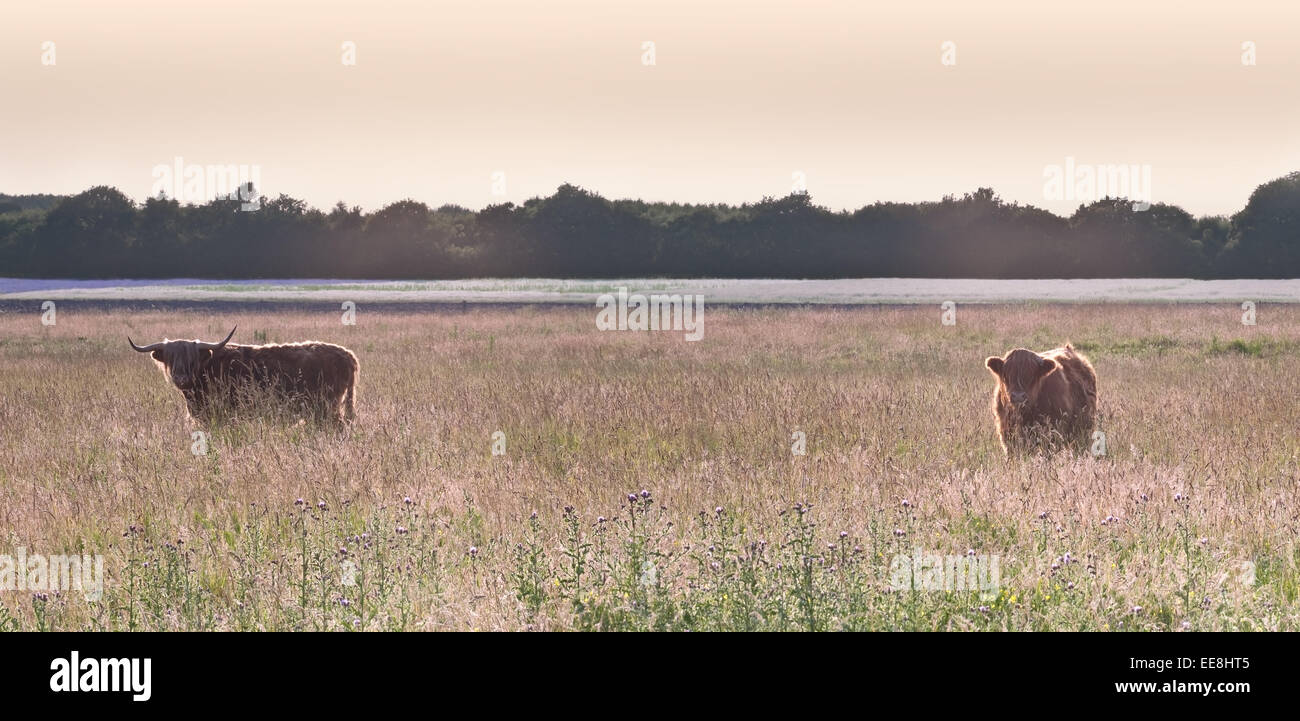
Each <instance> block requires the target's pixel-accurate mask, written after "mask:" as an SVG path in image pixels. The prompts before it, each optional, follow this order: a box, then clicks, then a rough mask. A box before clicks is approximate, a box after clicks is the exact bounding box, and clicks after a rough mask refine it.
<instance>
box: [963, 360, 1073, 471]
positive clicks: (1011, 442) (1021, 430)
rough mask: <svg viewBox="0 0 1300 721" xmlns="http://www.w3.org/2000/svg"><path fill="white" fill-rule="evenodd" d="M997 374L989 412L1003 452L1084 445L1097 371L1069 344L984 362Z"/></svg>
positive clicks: (990, 370)
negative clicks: (993, 418) (991, 408)
mask: <svg viewBox="0 0 1300 721" xmlns="http://www.w3.org/2000/svg"><path fill="white" fill-rule="evenodd" d="M984 365H986V366H987V367H988V369H989V372H991V373H992V374H993V376H994V377H995V378H997V382H998V384H997V387H996V388H994V389H993V415H994V417H995V418H996V420H997V428H998V435H999V437H1000V439H1001V441H1002V450H1003V452H1005V453H1007V454H1010V453H1011V451H1012V450H1013V449H1015V450H1017V451H1025V450H1029V449H1030V448H1034V447H1046V448H1049V449H1050V448H1056V447H1059V446H1071V447H1078V446H1079V445H1080V444H1086V443H1087V441H1088V440H1089V439H1090V438H1091V436H1092V430H1093V427H1094V426H1095V425H1096V422H1097V373H1096V372H1095V371H1094V370H1093V369H1092V364H1091V363H1089V362H1088V359H1087V358H1085V357H1083V356H1082V355H1080V354H1079V352H1078V351H1076V350H1075V349H1074V347H1073V346H1071V345H1070V344H1069V343H1066V344H1065V347H1063V348H1056V349H1053V350H1049V351H1044V352H1043V353H1035V352H1033V351H1031V350H1026V349H1024V348H1017V349H1015V350H1013V351H1011V352H1010V353H1007V354H1006V355H1005V356H1004V357H1002V358H999V357H997V356H993V357H991V358H988V359H987V360H985V361H984Z"/></svg>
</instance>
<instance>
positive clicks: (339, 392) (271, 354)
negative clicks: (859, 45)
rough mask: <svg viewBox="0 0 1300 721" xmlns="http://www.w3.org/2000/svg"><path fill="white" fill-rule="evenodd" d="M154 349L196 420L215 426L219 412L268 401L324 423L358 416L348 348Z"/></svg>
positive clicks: (185, 344) (166, 344) (167, 344)
mask: <svg viewBox="0 0 1300 721" xmlns="http://www.w3.org/2000/svg"><path fill="white" fill-rule="evenodd" d="M231 334H232V335H233V334H234V331H231ZM127 340H128V341H129V340H130V339H129V338H128V339H127ZM131 345H132V347H133V348H137V350H139V348H138V347H137V346H136V345H135V344H134V343H132V344H131ZM214 346H215V347H214ZM148 348H149V349H150V350H149V353H150V355H151V356H152V357H153V359H154V360H155V361H157V362H158V364H159V365H160V366H161V367H162V369H163V372H164V374H165V375H166V376H167V378H168V379H169V380H171V382H172V384H173V385H175V386H176V388H177V390H179V391H180V392H181V395H182V396H184V397H185V405H186V407H187V408H188V409H189V412H190V416H191V417H193V418H196V419H199V420H209V419H210V418H211V416H212V414H213V413H214V411H216V410H218V409H221V408H233V407H237V406H240V405H245V404H247V403H248V402H249V401H258V400H262V399H265V398H271V399H273V400H274V401H275V402H277V403H279V404H283V405H290V406H293V407H296V408H298V409H301V410H304V411H306V412H308V413H310V414H312V415H314V416H316V417H317V418H320V419H323V420H333V421H340V422H341V421H345V420H351V419H353V418H354V417H355V416H356V389H357V375H358V371H359V369H360V364H359V363H358V362H357V357H356V356H355V355H353V354H352V351H350V350H348V349H347V348H344V347H342V346H337V345H333V344H330V343H320V342H317V341H306V342H303V343H287V344H283V345H239V344H234V343H226V344H223V345H219V344H215V343H203V342H202V341H198V340H164V341H162V342H161V343H157V344H154V345H152V346H148Z"/></svg>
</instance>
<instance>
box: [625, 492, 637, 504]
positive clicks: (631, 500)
mask: <svg viewBox="0 0 1300 721" xmlns="http://www.w3.org/2000/svg"><path fill="white" fill-rule="evenodd" d="M627 502H628V503H636V494H635V493H629V494H627Z"/></svg>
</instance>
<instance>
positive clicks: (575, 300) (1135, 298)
mask: <svg viewBox="0 0 1300 721" xmlns="http://www.w3.org/2000/svg"><path fill="white" fill-rule="evenodd" d="M619 288H627V289H628V290H629V292H630V293H645V294H650V293H666V294H674V293H681V294H702V295H703V296H704V298H705V300H706V302H708V303H712V304H829V305H875V304H928V303H943V302H945V301H953V302H955V303H968V304H969V303H976V304H980V303H1017V302H1052V303H1146V302H1149V303H1242V302H1245V301H1252V302H1256V303H1296V302H1300V279H1283V280H1251V279H1242V280H1193V279H1188V278H1103V279H1078V280H1063V279H1040V280H991V279H935V278H857V279H840V280H779V279H647V278H628V279H609V280H561V279H546V278H522V279H493V278H484V279H473V280H435V281H361V280H302V279H294V280H274V279H266V280H200V279H174V280H100V281H84V280H28V279H15V278H0V300H34V301H44V300H56V301H57V300H97V301H105V300H108V301H111V300H123V301H150V300H156V301H169V300H177V301H205V300H213V301H232V300H233V301H240V300H243V301H299V302H311V301H320V302H343V301H353V302H356V303H367V302H372V303H377V302H384V303H400V302H413V303H414V302H424V303H429V302H435V303H436V302H446V303H458V302H466V303H571V304H592V303H595V301H596V297H597V296H599V295H600V294H602V293H615V292H617V291H618V289H619Z"/></svg>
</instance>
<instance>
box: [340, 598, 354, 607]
mask: <svg viewBox="0 0 1300 721" xmlns="http://www.w3.org/2000/svg"><path fill="white" fill-rule="evenodd" d="M339 605H340V606H342V607H343V608H347V607H348V606H351V605H352V602H351V601H349V600H347V599H346V598H340V599H339Z"/></svg>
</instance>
